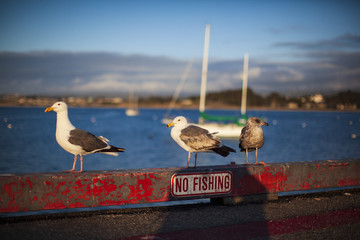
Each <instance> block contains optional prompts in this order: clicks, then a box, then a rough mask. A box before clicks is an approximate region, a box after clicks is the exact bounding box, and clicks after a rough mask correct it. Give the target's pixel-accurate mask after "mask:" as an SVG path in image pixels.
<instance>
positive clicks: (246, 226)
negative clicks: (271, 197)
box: [0, 189, 360, 240]
mask: <svg viewBox="0 0 360 240" xmlns="http://www.w3.org/2000/svg"><path fill="white" fill-rule="evenodd" d="M0 234H1V239H4V240H5V239H53V240H56V239H69V240H72V239H89V240H91V239H110V240H117V239H186V240H189V239H360V190H359V189H357V190H347V191H338V192H331V193H330V192H329V193H317V194H308V195H301V196H286V197H280V198H279V200H275V201H268V202H262V203H246V204H239V205H225V206H224V205H218V204H210V203H209V204H195V205H184V206H171V207H153V208H140V209H122V210H106V211H92V212H81V213H67V214H51V215H41V216H30V217H29V216H28V217H13V218H0Z"/></svg>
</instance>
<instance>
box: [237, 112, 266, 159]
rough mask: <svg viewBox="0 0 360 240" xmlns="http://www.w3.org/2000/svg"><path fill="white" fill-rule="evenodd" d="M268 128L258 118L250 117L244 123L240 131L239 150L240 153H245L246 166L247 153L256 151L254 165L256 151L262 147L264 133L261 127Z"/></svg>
mask: <svg viewBox="0 0 360 240" xmlns="http://www.w3.org/2000/svg"><path fill="white" fill-rule="evenodd" d="M262 125H264V126H269V124H268V123H266V122H263V121H262V120H261V119H260V118H257V117H252V118H249V119H248V120H247V121H246V125H245V127H244V128H243V129H241V134H240V139H239V140H240V143H239V148H240V151H241V152H244V151H246V164H249V162H248V152H251V151H254V150H256V155H255V156H256V164H257V156H258V149H259V148H261V147H262V146H264V133H263V130H262V128H261V126H262Z"/></svg>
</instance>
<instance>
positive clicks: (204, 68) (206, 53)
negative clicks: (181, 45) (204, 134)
mask: <svg viewBox="0 0 360 240" xmlns="http://www.w3.org/2000/svg"><path fill="white" fill-rule="evenodd" d="M209 42H210V24H206V27H205V42H204V55H203V63H202V72H201V89H200V104H199V111H200V112H204V111H205V98H206V83H207V71H208V59H209ZM199 123H203V119H202V118H201V117H200V119H199Z"/></svg>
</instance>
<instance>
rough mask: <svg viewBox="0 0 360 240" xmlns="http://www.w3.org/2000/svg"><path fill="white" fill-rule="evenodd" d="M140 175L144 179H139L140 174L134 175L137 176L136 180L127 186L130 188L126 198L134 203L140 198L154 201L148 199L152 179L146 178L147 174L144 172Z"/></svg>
mask: <svg viewBox="0 0 360 240" xmlns="http://www.w3.org/2000/svg"><path fill="white" fill-rule="evenodd" d="M142 176H143V177H144V179H140V177H141V176H136V177H137V178H138V181H137V184H136V185H135V186H131V185H129V186H128V187H129V189H130V194H129V195H128V197H127V198H128V199H129V200H130V202H131V203H136V202H139V201H140V200H146V201H149V202H151V201H154V200H151V199H150V197H151V196H152V193H153V191H154V188H152V185H153V183H152V181H151V180H150V179H148V178H147V176H149V174H144V175H142Z"/></svg>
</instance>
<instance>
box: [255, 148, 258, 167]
mask: <svg viewBox="0 0 360 240" xmlns="http://www.w3.org/2000/svg"><path fill="white" fill-rule="evenodd" d="M257 150H258V149H257V148H256V152H255V156H256V162H255V164H257V163H258V162H257Z"/></svg>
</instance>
